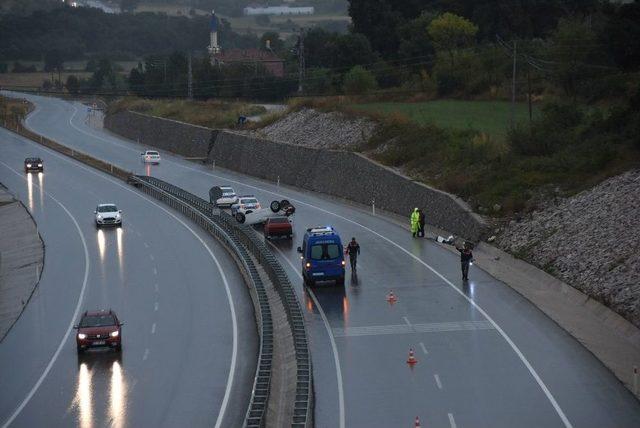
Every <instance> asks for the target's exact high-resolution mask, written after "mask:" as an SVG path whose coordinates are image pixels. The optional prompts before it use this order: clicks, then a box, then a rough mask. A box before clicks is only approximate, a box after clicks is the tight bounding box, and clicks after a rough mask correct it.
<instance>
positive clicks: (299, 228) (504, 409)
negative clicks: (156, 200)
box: [27, 96, 640, 427]
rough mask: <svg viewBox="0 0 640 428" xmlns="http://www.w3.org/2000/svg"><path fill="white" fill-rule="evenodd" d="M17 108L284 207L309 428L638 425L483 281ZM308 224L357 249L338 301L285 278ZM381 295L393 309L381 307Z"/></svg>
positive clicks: (365, 222)
mask: <svg viewBox="0 0 640 428" xmlns="http://www.w3.org/2000/svg"><path fill="white" fill-rule="evenodd" d="M29 98H30V99H31V100H32V101H34V102H35V103H36V105H37V109H36V111H35V112H34V113H33V114H32V115H31V116H30V117H29V119H28V122H27V123H28V126H29V127H31V128H32V129H33V130H35V131H37V132H40V133H42V134H44V135H46V136H48V137H50V138H53V139H55V140H57V141H59V142H61V143H64V144H66V145H69V146H72V147H76V148H78V149H79V150H83V151H85V152H87V153H90V154H92V155H93V156H96V157H98V158H101V159H104V160H106V161H110V162H113V163H114V164H116V165H118V166H120V167H123V168H125V169H129V170H131V171H134V172H135V173H138V174H150V175H153V176H157V177H159V178H162V179H164V180H167V181H169V182H171V183H174V184H176V185H179V186H181V187H184V188H186V189H188V190H190V191H192V192H194V193H196V194H199V195H201V196H202V197H205V198H206V197H207V192H208V189H209V188H210V187H211V186H213V185H216V184H217V185H220V184H230V185H232V186H233V187H234V188H235V189H236V191H238V193H253V194H255V195H256V196H257V197H258V198H259V199H260V200H261V201H262V202H263V204H266V203H268V202H269V201H270V200H272V199H276V198H277V199H281V198H283V197H286V198H287V199H289V200H291V201H292V202H293V203H294V204H295V205H296V207H297V211H296V215H295V217H296V218H295V220H294V221H295V225H294V226H295V233H296V235H295V236H294V242H293V243H291V242H286V241H278V242H276V243H274V250H276V253H277V254H278V256H279V258H280V260H281V261H282V262H283V265H284V266H285V268H286V269H287V271H288V273H289V275H290V278H291V279H292V282H293V283H294V284H296V286H297V291H298V293H299V295H300V297H301V301H302V302H303V304H304V305H305V307H306V309H307V310H306V312H307V313H306V316H307V321H308V330H309V334H310V342H311V351H312V356H313V363H314V375H315V391H316V423H317V426H321V427H338V426H341V425H344V426H349V427H364V426H366V427H393V426H410V424H411V423H413V419H414V418H415V416H416V415H418V416H420V419H421V421H422V423H423V426H424V425H427V426H430V427H450V426H451V427H455V426H457V427H515V426H517V427H561V426H575V427H637V426H640V405H639V403H638V401H636V400H635V399H634V398H633V397H632V395H631V394H630V393H629V392H628V391H627V390H626V389H625V388H624V387H623V386H622V385H621V384H620V383H619V382H618V381H617V380H616V379H615V377H614V376H613V375H612V374H611V373H610V372H609V371H608V370H607V369H606V368H604V367H603V366H602V364H601V363H600V362H599V361H598V360H597V359H595V358H594V357H593V356H592V355H591V354H590V353H589V352H588V351H587V350H585V349H584V348H583V347H582V346H581V345H580V344H579V343H578V342H577V341H576V340H574V339H573V338H572V337H571V336H570V335H568V334H567V333H566V332H565V331H564V330H562V329H561V328H559V327H558V326H557V325H556V324H555V323H554V322H553V321H551V320H550V319H548V318H547V317H546V316H545V315H544V314H542V313H541V312H540V311H539V310H537V309H536V308H535V307H533V306H532V305H531V304H530V303H529V302H528V301H526V300H525V299H523V298H522V297H521V296H520V295H519V294H517V293H515V292H514V291H512V290H511V289H510V288H509V287H507V286H505V285H504V284H502V283H500V282H499V281H497V280H495V279H494V278H492V277H491V276H489V275H488V274H486V273H485V272H483V271H481V270H479V269H477V268H475V267H474V268H472V271H471V273H470V277H471V280H470V281H469V283H468V284H467V285H466V286H464V285H463V284H462V282H461V280H460V272H459V269H460V268H459V261H458V258H457V257H456V256H455V255H454V254H451V253H449V252H448V251H445V250H443V249H441V248H439V247H437V246H435V245H433V244H432V243H430V242H428V241H425V240H416V239H412V238H411V236H410V234H409V233H408V232H407V231H406V230H405V229H403V228H401V227H399V226H398V225H397V224H395V223H393V222H392V221H389V220H388V219H386V218H383V217H374V216H372V215H370V214H369V213H368V212H366V211H364V210H361V209H360V208H359V207H354V206H351V205H347V204H343V203H340V202H336V201H335V200H331V199H329V198H325V197H323V196H321V195H317V194H313V193H309V192H304V191H300V190H296V189H292V188H286V187H278V186H276V185H275V183H268V182H264V181H261V180H257V179H254V178H251V177H247V176H243V175H241V174H236V173H233V172H230V171H225V170H220V169H215V170H212V169H211V167H206V166H203V165H198V164H194V163H190V162H188V161H184V160H182V159H180V158H179V157H176V156H172V155H170V154H169V153H162V155H163V162H162V163H161V164H160V165H158V166H151V167H149V166H147V167H145V166H143V165H142V164H141V163H140V160H139V154H140V152H141V151H142V150H143V149H144V147H142V146H139V145H137V144H135V143H131V142H127V141H124V140H122V139H121V138H119V137H116V136H113V135H110V134H109V133H108V132H105V131H103V130H101V129H96V128H95V126H96V125H97V121H96V120H95V119H90V118H88V117H87V113H86V107H85V106H83V105H82V104H79V103H69V102H66V101H61V100H57V99H50V98H41V97H32V96H29ZM427 215H428V213H427ZM322 224H331V225H333V226H335V227H336V228H337V230H338V231H339V232H340V233H341V235H342V236H343V239H347V238H349V237H351V236H355V237H357V239H358V241H359V242H360V245H361V247H362V254H361V257H360V258H359V259H358V266H359V269H358V270H359V272H358V273H359V275H358V278H357V281H356V280H355V278H352V279H351V280H347V284H346V286H345V289H344V291H343V290H340V289H336V288H335V287H327V288H321V287H316V288H314V289H313V291H312V292H308V291H307V290H305V289H304V287H303V286H302V281H301V280H300V278H299V272H300V263H299V259H298V255H297V253H296V252H295V247H296V246H297V245H299V243H300V242H299V241H301V238H302V235H303V233H304V229H305V228H306V227H308V226H312V225H322ZM390 289H393V290H394V291H395V293H396V295H397V296H398V299H399V300H398V302H397V303H396V304H395V305H389V304H388V303H387V302H386V301H385V296H386V294H387V293H388V292H389V290H390ZM317 303H319V305H318V304H317ZM409 348H413V349H415V350H416V357H417V359H418V363H417V364H416V365H415V367H414V368H413V369H410V368H409V367H408V366H407V364H406V362H405V361H406V359H407V353H408V350H409Z"/></svg>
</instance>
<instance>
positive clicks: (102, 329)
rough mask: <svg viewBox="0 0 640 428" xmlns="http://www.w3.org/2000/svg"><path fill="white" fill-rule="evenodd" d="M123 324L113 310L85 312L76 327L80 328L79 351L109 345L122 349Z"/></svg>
mask: <svg viewBox="0 0 640 428" xmlns="http://www.w3.org/2000/svg"><path fill="white" fill-rule="evenodd" d="M123 324H124V323H122V322H120V321H119V320H118V317H117V316H116V314H115V312H113V311H112V310H108V311H95V312H89V311H87V312H85V313H84V314H82V318H80V322H79V323H78V325H77V326H75V327H74V328H75V329H77V330H78V332H77V334H76V345H77V347H78V353H79V354H80V353H82V352H84V351H85V350H86V349H88V348H95V347H108V348H111V349H115V350H116V351H118V352H119V351H120V350H122V325H123Z"/></svg>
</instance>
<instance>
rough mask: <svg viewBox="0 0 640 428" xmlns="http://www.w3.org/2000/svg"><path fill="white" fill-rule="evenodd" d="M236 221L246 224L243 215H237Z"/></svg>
mask: <svg viewBox="0 0 640 428" xmlns="http://www.w3.org/2000/svg"><path fill="white" fill-rule="evenodd" d="M236 220H237V221H238V223H244V221H245V220H246V217H245V216H244V214H242V213H236Z"/></svg>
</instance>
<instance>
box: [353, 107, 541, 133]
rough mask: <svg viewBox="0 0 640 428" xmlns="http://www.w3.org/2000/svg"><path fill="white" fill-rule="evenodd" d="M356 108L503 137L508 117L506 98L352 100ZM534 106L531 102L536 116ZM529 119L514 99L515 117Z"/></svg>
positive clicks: (525, 110) (508, 120)
mask: <svg viewBox="0 0 640 428" xmlns="http://www.w3.org/2000/svg"><path fill="white" fill-rule="evenodd" d="M349 107H350V108H352V109H355V110H361V111H365V112H369V113H382V114H392V113H400V114H402V115H404V116H406V117H408V118H409V119H410V120H411V121H413V122H416V123H418V124H427V123H431V124H434V125H437V126H440V127H443V128H450V129H457V130H465V129H475V130H477V131H481V132H484V133H487V134H489V135H492V136H494V137H497V138H504V137H505V135H506V132H507V129H508V126H509V122H510V118H511V103H510V102H508V101H460V100H436V101H426V102H417V103H394V102H381V103H369V104H353V105H350V106H349ZM536 113H537V109H536V107H535V106H534V108H533V115H534V117H535V115H536ZM528 119H529V108H528V106H527V104H526V103H516V121H517V122H520V121H526V120H528Z"/></svg>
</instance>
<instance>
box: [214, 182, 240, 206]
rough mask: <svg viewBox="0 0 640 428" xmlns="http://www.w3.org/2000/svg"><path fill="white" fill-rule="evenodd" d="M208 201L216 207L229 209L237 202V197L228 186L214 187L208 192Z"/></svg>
mask: <svg viewBox="0 0 640 428" xmlns="http://www.w3.org/2000/svg"><path fill="white" fill-rule="evenodd" d="M209 201H210V202H211V203H215V204H216V205H217V206H218V207H230V206H231V205H233V204H235V203H236V202H238V195H236V192H235V190H233V188H231V187H229V186H214V187H212V188H211V190H209Z"/></svg>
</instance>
